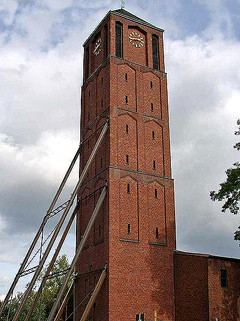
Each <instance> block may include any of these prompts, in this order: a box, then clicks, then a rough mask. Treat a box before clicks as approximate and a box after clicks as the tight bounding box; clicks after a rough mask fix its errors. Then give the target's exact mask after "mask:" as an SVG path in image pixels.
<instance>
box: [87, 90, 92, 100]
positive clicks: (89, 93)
mask: <svg viewBox="0 0 240 321" xmlns="http://www.w3.org/2000/svg"><path fill="white" fill-rule="evenodd" d="M90 97H91V92H90V90H89V91H88V98H89V99H90Z"/></svg>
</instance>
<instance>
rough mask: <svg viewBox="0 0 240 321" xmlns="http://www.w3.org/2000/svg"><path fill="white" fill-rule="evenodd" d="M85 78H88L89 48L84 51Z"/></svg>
mask: <svg viewBox="0 0 240 321" xmlns="http://www.w3.org/2000/svg"><path fill="white" fill-rule="evenodd" d="M85 75H86V78H88V76H89V47H87V49H86V74H85Z"/></svg>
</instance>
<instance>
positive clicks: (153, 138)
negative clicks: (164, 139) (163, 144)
mask: <svg viewBox="0 0 240 321" xmlns="http://www.w3.org/2000/svg"><path fill="white" fill-rule="evenodd" d="M152 140H155V133H154V131H152Z"/></svg>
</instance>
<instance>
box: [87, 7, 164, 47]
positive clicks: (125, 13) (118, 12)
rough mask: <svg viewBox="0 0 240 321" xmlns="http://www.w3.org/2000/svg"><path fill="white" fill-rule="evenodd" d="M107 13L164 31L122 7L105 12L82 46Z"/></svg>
mask: <svg viewBox="0 0 240 321" xmlns="http://www.w3.org/2000/svg"><path fill="white" fill-rule="evenodd" d="M109 14H114V15H116V16H119V17H121V18H125V19H128V20H131V21H133V22H136V23H139V24H141V25H144V26H146V27H149V28H152V29H155V30H158V31H164V30H163V29H161V28H158V27H156V26H154V25H152V24H151V23H149V22H147V21H145V20H143V19H141V18H139V17H137V16H135V15H134V14H132V13H131V12H129V11H127V10H124V9H117V10H110V11H108V13H107V14H106V16H105V17H104V18H103V19H102V20H101V22H100V23H99V24H98V25H97V27H96V28H95V29H94V31H93V32H92V33H91V34H90V36H89V37H88V38H87V39H86V40H85V42H84V44H83V46H85V44H86V43H87V42H88V40H89V39H90V38H91V37H92V35H93V34H94V33H95V31H96V30H97V29H98V27H99V26H100V25H101V24H102V22H103V21H104V20H105V19H106V18H107V16H108V15H109Z"/></svg>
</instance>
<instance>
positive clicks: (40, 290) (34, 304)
mask: <svg viewBox="0 0 240 321" xmlns="http://www.w3.org/2000/svg"><path fill="white" fill-rule="evenodd" d="M77 210H78V204H77V205H76V207H75V209H74V211H73V213H72V215H71V217H70V219H69V221H68V223H67V226H66V227H65V230H64V232H63V235H62V237H61V239H60V241H59V243H58V246H57V248H56V250H55V252H54V255H53V257H52V260H51V262H50V263H49V265H48V268H47V271H46V273H45V275H44V277H43V279H42V282H41V284H40V286H39V288H38V291H37V293H36V295H35V297H34V300H33V302H32V304H31V306H30V307H29V310H28V314H27V316H26V318H25V320H24V321H29V319H30V318H31V315H32V313H33V310H34V308H35V307H36V305H37V302H38V300H39V298H40V296H41V292H42V289H43V288H44V286H45V284H46V282H47V278H48V276H49V274H50V272H51V271H52V268H53V265H54V263H55V261H56V259H57V257H58V254H59V252H60V250H61V248H62V245H63V243H64V241H65V239H66V236H67V234H68V232H69V230H70V228H71V226H72V223H73V221H74V219H75V216H76V214H77Z"/></svg>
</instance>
